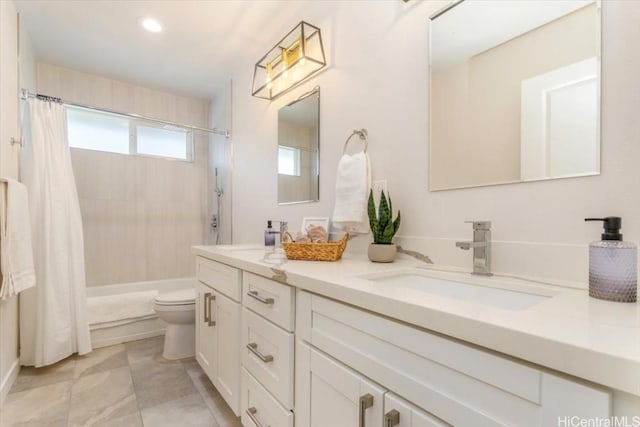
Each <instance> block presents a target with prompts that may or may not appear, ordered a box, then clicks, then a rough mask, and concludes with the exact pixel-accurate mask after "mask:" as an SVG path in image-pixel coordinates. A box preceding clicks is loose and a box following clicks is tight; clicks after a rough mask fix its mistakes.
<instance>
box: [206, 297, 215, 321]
mask: <svg viewBox="0 0 640 427" xmlns="http://www.w3.org/2000/svg"><path fill="white" fill-rule="evenodd" d="M215 300H216V296H215V295H211V296H210V297H209V323H208V325H209V326H216V321H215V320H213V316H212V313H211V301H215Z"/></svg>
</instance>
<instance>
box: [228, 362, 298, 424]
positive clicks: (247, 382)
mask: <svg viewBox="0 0 640 427" xmlns="http://www.w3.org/2000/svg"><path fill="white" fill-rule="evenodd" d="M240 390H241V394H242V396H241V398H240V401H241V403H240V405H241V410H242V412H241V418H240V419H241V421H242V425H243V426H245V427H263V426H272V427H275V426H278V427H280V426H281V427H293V413H292V412H291V411H288V410H286V409H285V408H283V407H282V406H281V405H280V404H279V403H278V402H277V401H276V400H275V399H274V398H273V396H271V395H270V394H269V392H268V391H267V390H265V388H264V387H262V385H260V383H259V382H258V381H256V379H255V378H253V376H252V375H251V374H250V373H249V372H247V370H246V369H244V368H242V379H241V386H240ZM254 420H255V421H254Z"/></svg>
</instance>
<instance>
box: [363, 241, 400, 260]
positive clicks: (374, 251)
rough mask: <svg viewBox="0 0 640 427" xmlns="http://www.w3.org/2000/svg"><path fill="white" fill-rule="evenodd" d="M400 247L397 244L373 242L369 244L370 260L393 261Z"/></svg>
mask: <svg viewBox="0 0 640 427" xmlns="http://www.w3.org/2000/svg"><path fill="white" fill-rule="evenodd" d="M397 253H398V248H396V245H394V244H391V245H378V244H375V243H371V244H370V245H369V251H368V255H369V260H371V261H372V262H393V261H394V260H395V259H396V255H397Z"/></svg>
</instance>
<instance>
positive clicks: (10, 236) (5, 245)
mask: <svg viewBox="0 0 640 427" xmlns="http://www.w3.org/2000/svg"><path fill="white" fill-rule="evenodd" d="M30 218H31V217H30V215H29V206H28V196H27V188H26V187H25V186H24V185H23V184H21V183H19V182H17V181H15V180H13V179H10V178H0V251H1V253H0V266H1V268H2V285H0V299H6V298H9V297H12V296H14V295H17V294H18V293H19V292H21V291H23V290H25V289H27V288H31V287H33V286H35V284H36V274H35V269H34V267H33V249H32V246H31V224H30Z"/></svg>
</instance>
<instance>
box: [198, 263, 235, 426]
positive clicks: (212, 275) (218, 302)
mask: <svg viewBox="0 0 640 427" xmlns="http://www.w3.org/2000/svg"><path fill="white" fill-rule="evenodd" d="M196 269H197V273H196V274H197V277H198V280H199V283H198V292H197V298H196V360H197V361H198V363H199V364H200V366H201V367H202V369H203V370H204V372H205V373H206V374H207V376H208V377H209V379H210V380H211V382H212V383H213V385H214V386H215V387H216V389H217V390H218V391H219V392H220V394H221V395H222V397H223V398H224V400H225V401H226V402H227V404H228V405H229V407H230V408H231V410H232V411H233V412H234V413H235V414H236V415H239V410H240V310H241V304H240V292H241V282H240V280H241V271H240V270H238V269H236V268H234V267H230V266H227V265H224V264H221V263H217V262H214V261H209V260H207V259H204V258H200V257H198V258H197V260H196Z"/></svg>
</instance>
